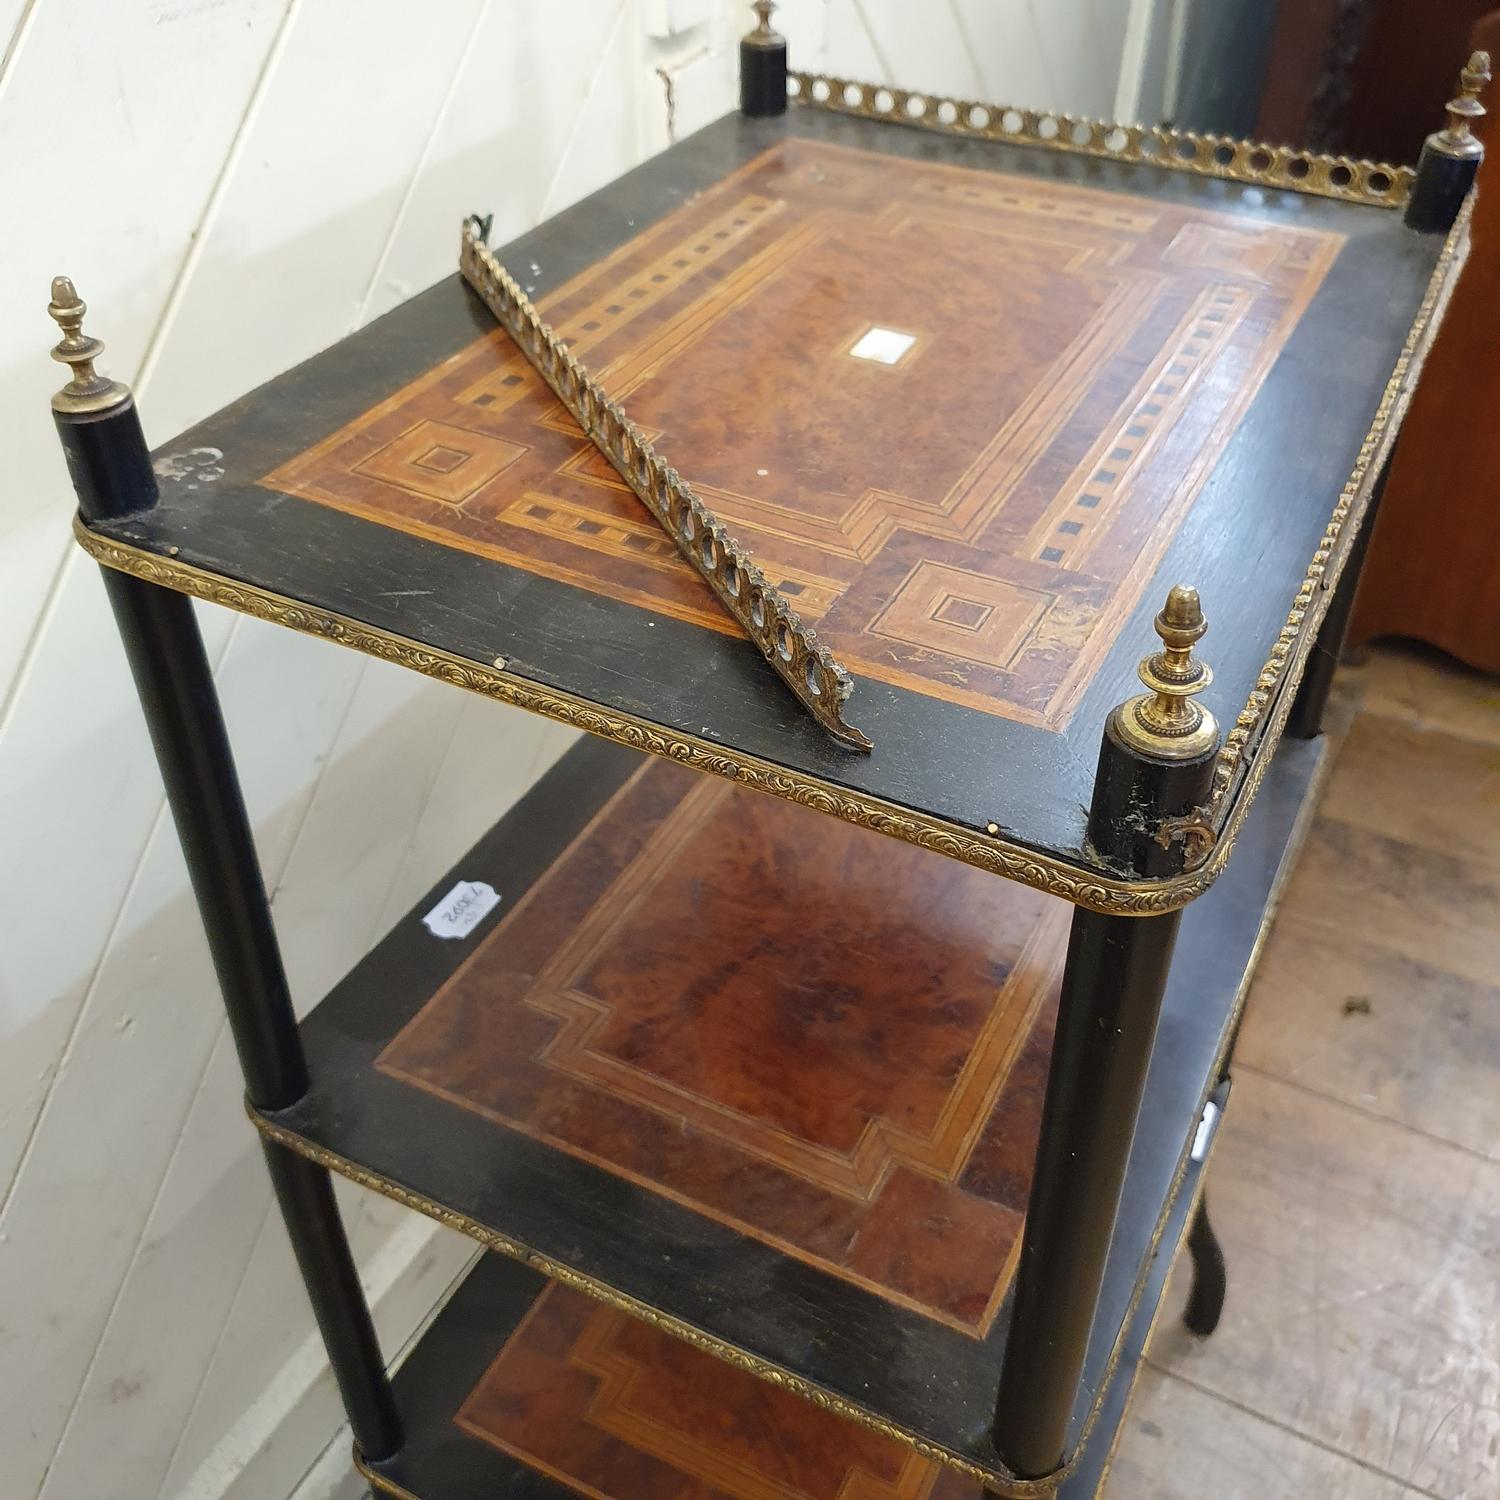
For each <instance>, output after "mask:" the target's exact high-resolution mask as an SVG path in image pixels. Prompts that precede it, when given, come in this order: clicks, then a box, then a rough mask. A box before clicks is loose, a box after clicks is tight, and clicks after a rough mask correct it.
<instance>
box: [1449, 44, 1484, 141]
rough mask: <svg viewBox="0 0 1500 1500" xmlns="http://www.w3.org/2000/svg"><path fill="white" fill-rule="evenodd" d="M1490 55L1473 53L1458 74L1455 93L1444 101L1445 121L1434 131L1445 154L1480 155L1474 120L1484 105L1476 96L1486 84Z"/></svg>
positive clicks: (1480, 117)
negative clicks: (1451, 97) (1446, 120)
mask: <svg viewBox="0 0 1500 1500" xmlns="http://www.w3.org/2000/svg"><path fill="white" fill-rule="evenodd" d="M1489 81H1490V55H1489V53H1488V52H1476V53H1474V54H1473V55H1472V56H1471V57H1470V58H1469V61H1468V64H1467V65H1466V66H1465V68H1464V70H1463V72H1462V73H1460V74H1459V75H1458V95H1457V97H1456V98H1453V99H1450V100H1449V101H1448V124H1447V127H1446V128H1445V129H1444V130H1441V131H1439V132H1438V141H1439V143H1440V145H1441V147H1442V150H1443V151H1444V153H1445V154H1446V155H1448V156H1482V155H1483V154H1484V146H1483V144H1482V143H1481V141H1480V139H1479V137H1478V136H1476V135H1475V134H1474V122H1475V121H1476V120H1482V119H1483V118H1484V114H1485V108H1484V105H1482V104H1481V103H1480V102H1479V96H1480V94H1482V93H1483V92H1484V90H1485V89H1486V88H1487V87H1488V86H1489Z"/></svg>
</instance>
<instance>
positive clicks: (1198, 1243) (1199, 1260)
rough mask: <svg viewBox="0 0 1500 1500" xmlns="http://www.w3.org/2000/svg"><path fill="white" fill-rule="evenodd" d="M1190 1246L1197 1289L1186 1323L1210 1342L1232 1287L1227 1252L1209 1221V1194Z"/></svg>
mask: <svg viewBox="0 0 1500 1500" xmlns="http://www.w3.org/2000/svg"><path fill="white" fill-rule="evenodd" d="M1187 1246H1188V1254H1189V1255H1191V1256H1192V1258H1193V1286H1192V1290H1191V1291H1190V1292H1189V1293H1188V1300H1187V1306H1186V1307H1185V1308H1184V1309H1183V1312H1182V1321H1183V1322H1184V1323H1185V1324H1186V1325H1187V1328H1188V1331H1189V1332H1190V1333H1196V1334H1197V1335H1198V1337H1199V1338H1204V1339H1206V1338H1207V1337H1208V1336H1209V1334H1211V1333H1212V1332H1213V1331H1214V1329H1215V1328H1217V1327H1218V1326H1219V1318H1220V1316H1221V1315H1222V1314H1223V1311H1224V1292H1225V1289H1226V1288H1227V1286H1228V1284H1229V1283H1228V1277H1227V1276H1226V1274H1225V1270H1224V1250H1223V1247H1222V1246H1221V1245H1220V1244H1219V1237H1218V1235H1216V1234H1215V1233H1214V1226H1213V1225H1212V1223H1210V1222H1209V1217H1208V1195H1207V1194H1206V1193H1205V1194H1204V1195H1203V1196H1202V1197H1200V1198H1199V1199H1198V1207H1197V1209H1196V1210H1195V1211H1194V1213H1193V1222H1192V1225H1191V1226H1190V1227H1189V1229H1188V1235H1187Z"/></svg>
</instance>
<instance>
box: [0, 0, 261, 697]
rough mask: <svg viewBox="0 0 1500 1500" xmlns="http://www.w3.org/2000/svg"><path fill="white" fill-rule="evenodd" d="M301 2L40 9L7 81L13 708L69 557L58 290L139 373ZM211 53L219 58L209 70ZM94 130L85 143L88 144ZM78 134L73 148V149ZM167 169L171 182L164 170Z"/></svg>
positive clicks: (6, 571)
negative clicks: (51, 356) (293, 6)
mask: <svg viewBox="0 0 1500 1500" xmlns="http://www.w3.org/2000/svg"><path fill="white" fill-rule="evenodd" d="M286 6H287V0H237V3H235V4H233V5H210V4H205V3H203V0H196V3H194V0H188V3H180V4H172V5H167V4H161V3H155V4H131V5H70V4H65V3H58V0H36V3H35V4H34V5H33V7H32V10H31V14H30V17H29V20H28V24H27V26H26V28H25V32H24V35H23V37H22V38H21V39H20V42H19V44H18V45H17V47H16V48H15V51H14V53H13V54H12V56H11V58H10V63H9V66H8V67H7V69H6V72H5V76H4V78H3V80H0V203H5V204H7V205H9V206H10V211H9V212H8V213H7V215H6V246H5V276H4V277H3V278H0V328H3V329H5V330H6V333H7V344H6V349H5V354H4V358H3V359H0V405H3V407H4V409H5V411H6V412H7V413H9V414H11V415H10V419H9V420H8V421H7V423H6V484H5V486H4V489H3V492H0V699H3V698H4V696H5V694H6V689H7V687H8V685H9V683H10V682H11V680H12V677H13V675H14V673H15V671H16V668H17V666H18V665H19V663H20V661H21V660H22V659H23V656H24V654H25V652H26V650H27V644H28V641H29V640H30V638H31V635H32V632H33V630H34V628H35V625H36V620H37V616H38V614H39V612H40V611H41V609H42V607H43V603H44V601H45V600H46V599H47V597H48V595H49V594H50V592H51V591H52V588H53V585H54V581H55V579H56V577H57V565H58V562H59V560H60V559H61V558H62V556H63V555H64V551H65V549H66V547H67V533H66V527H65V526H64V525H63V524H61V523H62V522H63V521H64V520H65V518H66V516H67V514H68V512H69V511H70V510H71V508H72V490H71V489H70V487H69V485H68V479H67V471H66V469H65V468H64V465H63V462H62V454H61V452H60V450H59V448H58V445H57V438H56V435H55V434H54V433H53V431H52V424H51V423H50V422H49V421H48V420H47V401H48V398H49V396H50V394H51V392H52V391H53V390H55V389H56V387H57V386H58V384H60V381H59V379H58V375H57V369H56V367H55V366H53V365H52V363H51V361H49V360H48V359H47V358H46V349H47V346H48V344H50V343H51V342H52V341H53V340H52V338H51V337H49V331H50V329H51V325H50V323H49V321H48V319H47V317H46V313H45V304H46V300H47V290H48V285H49V282H50V280H51V278H52V277H53V276H55V275H57V274H58V273H59V272H62V273H66V274H68V275H70V276H73V277H74V278H75V279H76V280H77V282H78V285H79V287H80V288H81V289H82V291H83V295H84V297H85V298H86V299H87V300H88V301H90V302H91V303H93V304H94V306H95V307H96V308H97V309H98V311H99V314H100V321H99V323H98V324H97V326H98V328H99V329H100V330H101V331H102V330H103V328H104V327H105V326H106V324H107V327H108V336H109V343H110V362H111V368H112V369H114V370H116V371H118V372H119V373H121V374H122V375H125V376H127V377H133V376H134V375H135V374H136V373H137V370H138V367H139V364H140V361H141V359H142V356H143V355H144V353H145V351H146V349H147V347H148V346H149V344H150V342H151V340H152V338H153V336H154V333H155V329H156V325H157V321H158V319H159V318H160V316H161V313H162V310H163V308H164V307H165V306H166V303H167V300H168V298H169V296H170V295H171V289H172V286H173V283H174V281H175V280H176V277H177V275H178V272H179V269H180V267H181V265H182V262H183V259H184V257H185V256H186V254H187V251H188V247H189V245H190V244H191V243H192V238H193V235H194V234H195V232H196V231H197V229H198V227H199V224H200V221H201V219H202V215H203V211H204V208H205V206H206V205H207V203H208V201H209V198H210V195H211V193H212V191H213V186H214V183H215V181H216V179H217V177H218V175H219V171H220V168H221V167H222V165H223V162H224V159H225V156H226V154H227V152H228V151H229V149H230V145H231V143H232V141H233V139H234V136H235V132H236V131H237V129H238V128H239V125H240V121H241V118H242V116H243V114H244V110H245V106H246V103H247V102H248V100H249V98H250V95H251V92H252V90H253V89H254V86H255V82H256V79H257V77H258V75H259V73H260V71H261V67H262V64H263V63H264V61H265V57H266V53H267V51H268V49H269V48H270V46H271V42H272V38H273V37H274V35H275V32H276V28H277V25H278V23H279V22H280V20H281V16H282V14H283V12H284V11H285V9H286ZM205 59H212V60H213V61H212V65H211V66H205ZM80 133H85V134H86V140H87V145H86V149H80V147H81V144H82V142H81V141H80ZM70 136H71V140H70ZM168 163H170V168H171V169H170V170H169V171H168V170H163V168H164V166H165V165H166V164H168Z"/></svg>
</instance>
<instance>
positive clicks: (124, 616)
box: [48, 277, 401, 1459]
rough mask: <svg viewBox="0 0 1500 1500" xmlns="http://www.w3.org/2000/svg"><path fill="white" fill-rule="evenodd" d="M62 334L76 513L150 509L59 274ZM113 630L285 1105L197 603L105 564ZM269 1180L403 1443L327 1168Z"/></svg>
mask: <svg viewBox="0 0 1500 1500" xmlns="http://www.w3.org/2000/svg"><path fill="white" fill-rule="evenodd" d="M48 310H49V311H50V312H51V313H52V315H53V317H54V318H56V319H57V321H58V323H59V324H60V325H61V326H62V329H63V333H64V338H63V340H62V342H61V343H59V344H58V346H57V347H56V348H55V349H54V350H53V354H54V355H55V356H56V357H57V358H58V359H60V360H62V361H63V362H64V363H66V364H68V365H71V366H73V379H72V380H71V381H70V382H69V384H68V385H67V386H66V387H64V389H63V390H62V391H60V392H59V393H58V394H57V395H56V396H54V397H53V400H52V407H53V416H54V417H55V419H56V422H57V428H58V432H59V434H60V436H61V438H62V443H63V451H64V453H65V454H66V456H67V460H68V468H69V471H70V474H71V477H72V480H73V486H74V489H75V490H76V491H77V492H78V505H79V511H80V514H81V515H82V517H83V519H84V520H85V521H86V522H87V521H100V520H105V519H108V518H110V517H118V516H122V515H128V514H132V513H136V512H139V511H142V510H146V509H149V508H150V506H152V505H153V504H155V501H156V483H155V480H154V478H153V476H152V472H151V461H150V457H149V455H148V453H147V451H146V442H145V438H144V436H143V435H142V432H141V424H140V419H139V417H138V416H137V414H136V410H135V404H134V401H133V400H132V398H131V395H130V392H129V391H128V390H127V389H126V388H125V387H124V386H122V385H119V384H118V383H117V382H114V381H110V380H106V379H105V378H104V377H102V376H100V375H97V374H96V373H95V372H94V368H93V361H94V359H95V358H96V357H97V356H98V354H99V353H100V352H101V350H102V347H103V346H102V345H101V344H100V343H99V341H98V340H97V339H92V338H89V337H88V336H86V335H85V334H84V333H83V332H82V321H83V314H84V311H85V308H84V304H83V302H82V301H80V300H79V298H78V294H77V292H76V291H75V290H74V289H73V285H72V283H71V282H69V281H68V280H67V279H66V278H62V277H59V278H58V280H57V281H55V282H54V283H53V286H52V305H51V306H50V308H49V309H48ZM102 571H103V574H104V584H105V588H106V590H107V591H108V594H109V601H110V605H111V607H112V608H113V610H114V614H115V620H116V623H117V624H118V626H119V630H120V639H121V642H122V643H123V645H124V647H125V655H126V658H127V659H128V660H129V663H130V671H131V675H132V676H133V677H134V678H135V684H136V690H137V692H138V693H139V695H140V700H141V707H142V708H143V709H144V710H145V714H146V722H147V725H148V727H149V729H150V732H151V742H152V745H153V747H154V748H155V751H156V759H157V763H158V765H159V766H160V767H161V774H162V781H163V782H164V783H165V786H166V792H167V801H168V803H169V804H170V806H171V808H172V818H173V821H174V823H175V824H176V827H177V836H178V839H179V840H180V841H181V844H182V849H183V854H184V855H185V857H186V860H187V866H188V874H189V877H190V878H191V880H192V885H193V894H194V896H195V897H196V898H197V902H198V910H199V914H200V915H201V917H202V920H203V927H204V931H205V933H206V935H207V938H208V946H209V951H210V953H211V954H212V957H213V962H214V970H215V972H216V973H217V975H218V979H219V988H220V990H221V991H222V993H223V997H224V1008H225V1010H226V1012H227V1013H228V1017H229V1026H230V1031H231V1033H232V1035H233V1037H234V1044H235V1049H236V1051H237V1053H238V1055H239V1060H240V1067H241V1069H242V1071H243V1073H244V1076H245V1087H246V1093H247V1095H248V1097H249V1099H250V1102H251V1103H252V1104H254V1105H256V1106H257V1107H259V1108H262V1109H284V1108H285V1107H286V1106H287V1105H289V1104H292V1103H294V1102H295V1101H296V1100H298V1099H299V1098H301V1097H302V1095H303V1094H304V1093H306V1091H307V1065H306V1062H305V1060H304V1058H303V1054H302V1043H301V1039H300V1037H299V1035H298V1031H297V1020H296V1015H295V1013H294V1012H293V1009H292V1002H291V996H290V993H289V992H288V989H287V982H286V975H285V972H284V970H283V968H282V963H281V953H280V949H279V948H278V946H277V943H276V934H275V930H274V928H273V927H272V924H271V910H270V904H269V902H268V901H267V899H266V891H265V885H264V882H263V880H262V877H261V871H260V864H259V861H258V860H257V858H256V853H255V842H254V838H253V836H252V833H251V830H250V820H249V817H248V815H247V814H246V812H245V804H244V798H243V797H242V795H241V793H240V786H239V779H238V777H237V776H236V774H235V769H234V760H233V757H232V755H231V753H230V748H229V737H228V735H227V734H226V732H225V728H224V718H223V714H222V713H221V711H220V707H219V700H218V695H217V694H216V692H215V691H214V683H213V674H212V672H211V671H210V668H209V664H208V657H207V654H206V653H205V651H204V649H203V639H202V636H201V635H200V633H199V630H198V622H197V619H196V617H195V616H194V614H193V606H192V603H191V602H190V601H189V600H188V599H187V598H185V597H184V596H182V595H181V594H175V593H171V592H169V591H168V590H166V589H163V588H160V587H158V586H157V585H155V584H151V583H146V582H143V581H142V580H140V579H137V578H132V577H129V576H127V575H126V574H124V573H117V572H113V571H111V570H109V569H107V568H106V569H103V570H102ZM267 1158H268V1160H269V1162H270V1165H271V1178H272V1181H273V1183H274V1185H275V1188H276V1195H277V1198H278V1199H279V1201H280V1204H281V1210H282V1214H283V1216H284V1217H285V1219H286V1225H287V1232H288V1234H289V1236H290V1237H291V1241H292V1246H293V1249H294V1250H295V1252H296V1255H297V1261H298V1264H299V1266H300V1267H301V1270H302V1275H303V1278H304V1280H305V1281H306V1283H307V1287H308V1293H309V1296H310V1297H311V1299H312V1303H313V1310H314V1312H315V1314H316V1316H317V1319H318V1323H319V1326H320V1327H321V1329H322V1331H323V1335H324V1340H325V1342H326V1344H327V1346H328V1355H329V1359H330V1361H331V1363H332V1366H333V1371H334V1375H335V1377H336V1379H337V1380H338V1384H339V1390H340V1393H341V1394H342V1396H343V1398H344V1405H345V1409H346V1410H347V1412H348V1415H349V1421H350V1425H351V1426H352V1428H353V1430H354V1436H355V1441H356V1442H357V1443H358V1444H359V1446H360V1449H361V1451H362V1452H363V1453H364V1454H365V1456H366V1457H368V1458H372V1459H380V1458H388V1457H389V1456H390V1455H391V1454H393V1453H394V1452H395V1451H396V1450H397V1449H398V1448H399V1447H400V1445H401V1429H400V1423H399V1421H398V1419H397V1416H396V1409H395V1404H394V1401H393V1399H392V1396H391V1389H390V1385H389V1383H388V1382H387V1380H386V1376H385V1367H384V1364H383V1362H382V1360H381V1358H380V1349H379V1345H378V1343H377V1342H376V1337H375V1329H374V1325H373V1324H372V1323H371V1321H370V1311H369V1308H368V1307H367V1306H366V1304H365V1300H364V1296H363V1294H362V1293H361V1291H360V1286H359V1279H358V1275H357V1273H356V1271H355V1268H354V1261H353V1257H352V1256H351V1255H350V1252H349V1244H348V1241H347V1239H346V1238H345V1235H344V1229H343V1225H342V1223H341V1222H340V1220H339V1216H338V1210H337V1208H336V1206H335V1204H334V1199H333V1186H332V1183H331V1181H330V1179H329V1177H328V1174H327V1172H325V1171H324V1170H323V1169H322V1168H320V1167H315V1166H313V1165H312V1164H311V1163H310V1162H306V1161H302V1160H301V1159H299V1158H295V1157H293V1156H292V1155H291V1154H290V1153H289V1152H287V1151H285V1150H284V1148H281V1147H278V1146H270V1147H268V1148H267Z"/></svg>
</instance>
